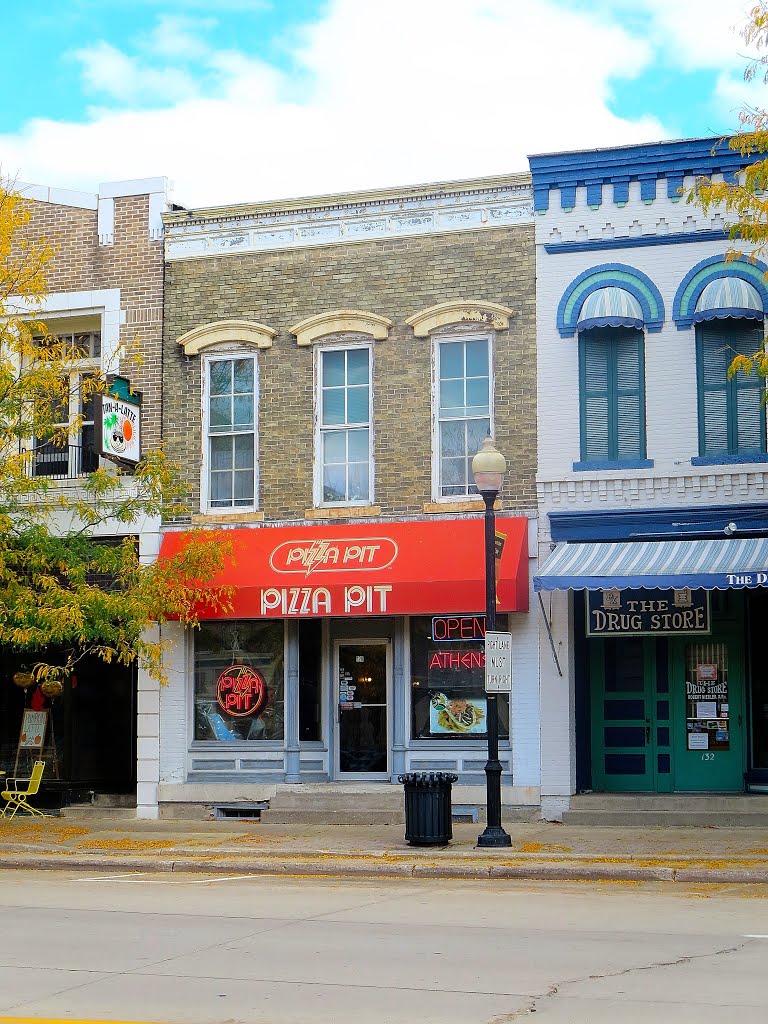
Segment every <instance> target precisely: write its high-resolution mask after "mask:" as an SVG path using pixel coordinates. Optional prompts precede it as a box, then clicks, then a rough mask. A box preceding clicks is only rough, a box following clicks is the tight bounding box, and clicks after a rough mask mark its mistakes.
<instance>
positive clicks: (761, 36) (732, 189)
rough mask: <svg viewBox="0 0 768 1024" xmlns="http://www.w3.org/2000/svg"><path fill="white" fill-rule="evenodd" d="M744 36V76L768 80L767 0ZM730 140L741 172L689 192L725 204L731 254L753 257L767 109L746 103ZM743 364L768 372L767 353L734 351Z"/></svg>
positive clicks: (761, 206)
mask: <svg viewBox="0 0 768 1024" xmlns="http://www.w3.org/2000/svg"><path fill="white" fill-rule="evenodd" d="M741 36H742V38H743V39H744V42H745V43H746V44H747V46H749V47H751V48H752V52H753V53H754V56H753V57H752V58H750V59H749V61H748V63H747V66H746V69H745V71H744V78H745V80H746V81H748V82H752V81H759V80H762V81H763V82H764V83H768V0H760V3H758V4H757V5H756V6H754V7H752V8H751V9H750V10H749V12H748V14H747V21H746V23H745V25H744V27H743V29H742V31H741ZM728 145H729V147H730V148H731V149H733V150H735V151H736V152H738V153H740V154H741V156H743V157H744V167H743V169H742V170H741V171H740V173H739V175H738V176H737V177H736V178H735V179H734V180H732V181H725V180H724V181H712V180H711V179H709V178H700V179H699V180H697V182H696V184H695V186H694V188H693V189H691V191H690V192H689V194H688V196H687V197H686V198H687V201H688V202H689V203H695V204H696V205H698V206H700V207H701V208H702V210H703V211H704V213H708V212H709V211H710V209H712V208H713V207H715V208H718V209H720V210H722V211H723V213H724V214H725V216H726V218H727V221H728V232H729V237H730V239H731V249H730V252H729V255H730V256H731V257H732V258H735V257H738V256H743V255H746V256H747V257H748V258H754V257H757V256H760V255H763V254H765V252H766V250H768V196H767V193H768V111H765V110H763V109H761V108H758V107H745V108H744V109H742V110H741V112H740V114H739V128H738V130H737V131H736V132H735V133H734V134H733V136H732V137H731V138H730V139H729V140H728ZM763 154H766V155H765V156H763ZM739 370H742V371H743V372H744V373H748V374H751V373H753V372H754V373H758V374H760V376H762V377H768V355H767V354H766V352H765V351H764V350H760V351H758V352H755V353H754V354H753V355H752V356H743V355H739V356H736V358H735V359H734V360H733V362H732V363H731V365H730V367H729V370H728V374H729V376H731V377H733V376H734V375H735V374H736V373H738V372H739Z"/></svg>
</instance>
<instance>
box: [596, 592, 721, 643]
mask: <svg viewBox="0 0 768 1024" xmlns="http://www.w3.org/2000/svg"><path fill="white" fill-rule="evenodd" d="M711 632H712V626H711V609H710V603H709V592H708V591H706V590H690V589H689V588H688V587H683V588H682V589H680V590H590V591H588V592H587V636H675V635H677V634H680V633H684V634H687V635H703V634H708V633H711Z"/></svg>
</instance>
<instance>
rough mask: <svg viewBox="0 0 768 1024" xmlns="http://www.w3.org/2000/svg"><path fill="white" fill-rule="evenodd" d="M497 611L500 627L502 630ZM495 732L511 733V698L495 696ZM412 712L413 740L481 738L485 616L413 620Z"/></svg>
mask: <svg viewBox="0 0 768 1024" xmlns="http://www.w3.org/2000/svg"><path fill="white" fill-rule="evenodd" d="M506 619H507V617H506V616H505V615H502V616H499V622H498V628H499V629H502V630H504V629H506V628H507V624H506ZM497 700H498V705H499V735H500V736H501V737H503V738H506V737H508V736H509V700H508V698H507V697H506V696H505V695H499V696H498V697H497ZM411 711H412V716H411V720H412V735H413V738H414V739H441V740H444V739H462V738H463V739H484V738H486V737H487V735H488V723H487V715H488V703H487V697H486V693H485V617H484V616H478V615H461V616H450V617H443V616H438V617H436V618H423V617H418V618H412V619H411Z"/></svg>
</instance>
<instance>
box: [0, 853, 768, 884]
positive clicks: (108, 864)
mask: <svg viewBox="0 0 768 1024" xmlns="http://www.w3.org/2000/svg"><path fill="white" fill-rule="evenodd" d="M3 869H5V870H12V869H19V870H51V871H67V870H70V871H97V872H100V871H104V872H107V873H114V872H115V871H131V872H136V873H137V874H157V873H169V874H170V873H176V874H179V873H184V874H238V875H282V876H285V877H295V878H301V877H309V876H314V877H323V876H326V877H356V878H442V879H452V878H455V879H467V878H476V879H488V880H493V879H515V878H519V879H527V880H529V881H536V880H539V881H583V882H606V881H608V882H678V883H684V884H685V883H702V882H704V883H707V882H708V883H721V884H722V883H731V884H733V883H736V884H739V883H742V884H755V883H758V884H759V883H768V868H765V869H755V868H744V869H737V868H733V867H728V868H704V867H687V868H676V867H672V866H670V867H665V866H663V865H658V866H653V867H649V866H637V865H633V864H632V863H631V861H627V862H626V863H623V864H622V863H618V864H617V863H611V864H587V863H582V864H573V863H571V864H552V863H549V864H547V863H541V862H539V863H528V864H505V863H492V862H488V861H478V862H473V863H468V862H467V861H448V860H446V861H442V862H441V861H434V860H433V861H431V862H429V861H415V860H410V859H408V858H406V857H402V858H391V859H386V860H385V859H381V858H377V857H368V858H356V857H307V858H300V857H292V858H280V859H278V858H274V859H271V858H269V857H265V858H261V859H258V860H257V859H253V858H243V859H239V858H237V859H236V858H220V859H211V860H208V859H203V858H196V857H184V858H181V859H179V858H172V857H130V856H121V855H111V856H106V857H105V856H100V855H89V854H74V855H70V854H66V855H60V854H18V855H12V854H11V855H5V856H0V870H3Z"/></svg>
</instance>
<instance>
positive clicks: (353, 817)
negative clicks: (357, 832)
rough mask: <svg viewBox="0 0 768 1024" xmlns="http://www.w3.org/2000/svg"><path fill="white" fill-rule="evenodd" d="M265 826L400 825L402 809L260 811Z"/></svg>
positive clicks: (402, 820)
mask: <svg viewBox="0 0 768 1024" xmlns="http://www.w3.org/2000/svg"><path fill="white" fill-rule="evenodd" d="M261 820H262V821H263V822H264V824H265V825H402V824H404V822H405V815H404V813H403V808H402V807H400V808H399V810H394V809H393V810H374V809H372V808H365V807H362V808H361V809H360V810H328V809H325V810H292V811H285V810H272V809H271V808H270V809H269V810H268V811H262V814H261Z"/></svg>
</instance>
